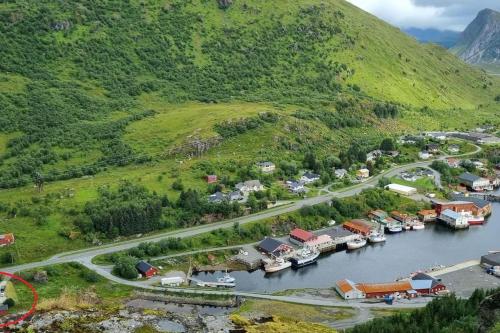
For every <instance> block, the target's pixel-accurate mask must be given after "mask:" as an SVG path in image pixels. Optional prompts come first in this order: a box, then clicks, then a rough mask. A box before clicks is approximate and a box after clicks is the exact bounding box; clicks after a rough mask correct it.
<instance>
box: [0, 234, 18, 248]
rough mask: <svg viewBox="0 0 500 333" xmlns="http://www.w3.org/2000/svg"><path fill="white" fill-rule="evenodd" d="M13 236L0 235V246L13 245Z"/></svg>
mask: <svg viewBox="0 0 500 333" xmlns="http://www.w3.org/2000/svg"><path fill="white" fill-rule="evenodd" d="M14 240H15V239H14V234H13V233H10V234H5V235H0V246H6V245H10V244H12V243H14Z"/></svg>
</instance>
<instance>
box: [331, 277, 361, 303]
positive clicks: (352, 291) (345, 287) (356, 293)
mask: <svg viewBox="0 0 500 333" xmlns="http://www.w3.org/2000/svg"><path fill="white" fill-rule="evenodd" d="M335 289H336V290H337V292H338V293H339V295H340V296H342V298H343V299H359V298H366V295H365V293H364V292H362V291H361V290H359V289H358V288H356V285H355V284H354V282H352V281H351V280H348V279H344V280H340V281H337V282H336V283H335Z"/></svg>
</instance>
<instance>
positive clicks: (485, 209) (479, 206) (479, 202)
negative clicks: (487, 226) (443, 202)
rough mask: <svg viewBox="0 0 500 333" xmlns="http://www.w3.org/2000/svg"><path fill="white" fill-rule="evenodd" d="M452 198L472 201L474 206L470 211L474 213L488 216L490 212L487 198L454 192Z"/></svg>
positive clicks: (489, 203)
mask: <svg viewBox="0 0 500 333" xmlns="http://www.w3.org/2000/svg"><path fill="white" fill-rule="evenodd" d="M452 198H453V200H458V201H467V202H472V203H473V204H474V206H476V207H475V210H473V211H472V213H474V214H475V215H480V216H488V215H490V214H491V212H492V205H491V202H489V201H487V200H484V199H481V198H477V197H473V196H465V195H463V194H455V195H453V197H452Z"/></svg>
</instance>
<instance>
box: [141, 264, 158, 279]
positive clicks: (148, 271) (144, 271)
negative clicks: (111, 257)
mask: <svg viewBox="0 0 500 333" xmlns="http://www.w3.org/2000/svg"><path fill="white" fill-rule="evenodd" d="M135 268H136V269H137V271H139V273H140V274H141V275H142V276H143V277H147V278H150V277H152V276H153V275H155V274H156V273H158V268H156V267H154V266H152V265H150V264H148V263H147V262H145V261H139V263H138V264H137V265H136V266H135Z"/></svg>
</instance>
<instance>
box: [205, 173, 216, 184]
mask: <svg viewBox="0 0 500 333" xmlns="http://www.w3.org/2000/svg"><path fill="white" fill-rule="evenodd" d="M207 183H209V184H213V183H217V175H208V176H207Z"/></svg>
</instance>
